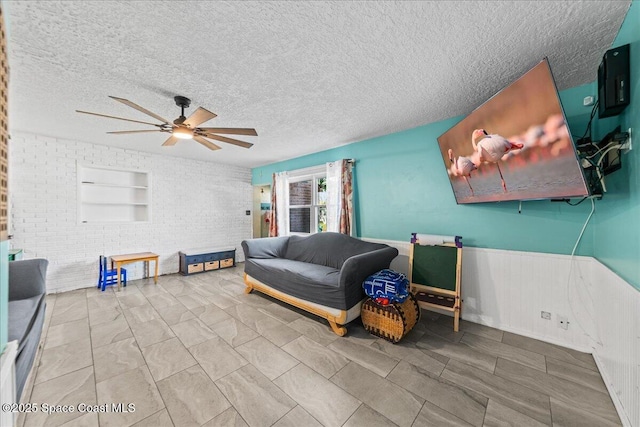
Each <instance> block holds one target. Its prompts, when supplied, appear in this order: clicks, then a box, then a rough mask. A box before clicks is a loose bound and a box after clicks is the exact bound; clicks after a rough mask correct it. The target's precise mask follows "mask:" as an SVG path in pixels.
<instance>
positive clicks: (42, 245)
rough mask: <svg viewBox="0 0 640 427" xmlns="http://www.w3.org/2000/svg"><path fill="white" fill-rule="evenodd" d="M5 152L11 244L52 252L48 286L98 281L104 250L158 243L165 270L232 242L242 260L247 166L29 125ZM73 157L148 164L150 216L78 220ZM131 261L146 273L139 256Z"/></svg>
mask: <svg viewBox="0 0 640 427" xmlns="http://www.w3.org/2000/svg"><path fill="white" fill-rule="evenodd" d="M9 159H10V161H9V165H10V166H9V174H10V175H9V195H10V210H11V211H10V213H11V219H10V220H11V224H10V227H11V228H10V233H11V234H13V240H11V246H12V247H13V248H22V249H24V251H25V252H24V253H25V258H46V259H48V260H49V271H48V276H47V289H48V292H60V291H63V290H69V289H78V288H86V287H90V286H95V285H96V284H97V276H98V256H99V255H100V254H103V255H114V254H124V253H131V252H146V251H152V252H155V253H157V254H158V255H160V274H169V273H176V272H177V271H178V251H180V250H184V249H189V248H201V247H218V246H230V247H235V248H236V261H242V260H243V253H242V248H241V246H240V242H242V240H243V239H248V238H251V216H247V215H245V211H246V210H249V209H251V208H252V201H251V200H252V199H251V198H252V187H251V170H250V169H247V168H242V167H237V166H230V165H223V164H218V163H211V162H203V161H197V160H190V159H183V158H178V157H169V156H163V155H158V154H151V153H143V152H140V151H134V150H125V149H121V148H114V147H107V146H102V145H96V144H90V143H85V142H78V141H70V140H62V139H55V138H49V137H45V136H40V135H33V134H27V133H15V134H12V136H11V143H10V153H9ZM77 164H81V165H95V166H107V167H115V168H122V169H131V170H136V169H137V170H143V171H147V172H150V173H151V221H150V222H148V223H129V224H127V223H117V224H111V223H102V224H82V223H79V222H78V206H77V200H78V194H77V193H78V184H77ZM126 268H127V272H128V274H129V278H133V279H135V278H140V277H142V273H143V267H142V263H137V264H129V265H127V267H126ZM151 268H153V263H152V265H151ZM205 274H207V273H205ZM208 274H215V273H208Z"/></svg>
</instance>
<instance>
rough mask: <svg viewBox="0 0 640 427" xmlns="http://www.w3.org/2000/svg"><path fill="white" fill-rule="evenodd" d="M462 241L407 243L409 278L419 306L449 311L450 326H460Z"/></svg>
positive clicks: (456, 328) (455, 329)
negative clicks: (451, 313) (430, 243)
mask: <svg viewBox="0 0 640 427" xmlns="http://www.w3.org/2000/svg"><path fill="white" fill-rule="evenodd" d="M461 246H462V245H460V246H456V245H455V244H453V243H443V244H440V245H432V246H427V245H425V246H422V245H420V244H418V243H412V244H411V250H410V253H409V282H410V283H411V293H413V294H414V295H415V297H416V299H417V300H418V305H419V306H420V308H424V309H427V310H429V309H434V308H435V309H439V310H445V311H451V312H453V330H454V331H456V332H458V329H459V326H460V310H461V308H462V307H461V301H460V273H461V270H462V247H461Z"/></svg>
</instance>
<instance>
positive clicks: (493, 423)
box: [484, 400, 556, 427]
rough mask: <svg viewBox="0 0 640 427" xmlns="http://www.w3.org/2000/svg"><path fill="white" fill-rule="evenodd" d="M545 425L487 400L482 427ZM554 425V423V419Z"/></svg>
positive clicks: (538, 426) (541, 426)
mask: <svg viewBox="0 0 640 427" xmlns="http://www.w3.org/2000/svg"><path fill="white" fill-rule="evenodd" d="M545 425H546V424H543V423H541V422H540V421H536V420H534V419H533V418H531V417H528V416H526V415H524V414H521V413H520V412H518V411H516V410H514V409H511V408H509V407H507V406H504V405H501V404H499V403H498V402H496V401H494V400H489V405H488V406H487V414H486V415H485V417H484V427H509V426H518V427H520V426H522V427H543V426H545ZM554 425H556V423H555V420H554Z"/></svg>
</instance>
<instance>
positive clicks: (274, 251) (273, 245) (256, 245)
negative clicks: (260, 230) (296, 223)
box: [242, 236, 289, 259]
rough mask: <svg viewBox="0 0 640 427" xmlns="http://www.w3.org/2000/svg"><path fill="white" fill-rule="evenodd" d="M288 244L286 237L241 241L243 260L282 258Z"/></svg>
mask: <svg viewBox="0 0 640 427" xmlns="http://www.w3.org/2000/svg"><path fill="white" fill-rule="evenodd" d="M288 242H289V237H288V236H281V237H265V238H262V239H250V240H243V241H242V250H243V251H244V257H245V259H248V258H284V253H285V252H286V251H287V243H288Z"/></svg>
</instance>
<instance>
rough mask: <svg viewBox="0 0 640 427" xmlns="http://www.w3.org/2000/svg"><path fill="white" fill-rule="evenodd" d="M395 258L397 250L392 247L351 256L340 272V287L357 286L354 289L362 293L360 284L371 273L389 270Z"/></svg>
mask: <svg viewBox="0 0 640 427" xmlns="http://www.w3.org/2000/svg"><path fill="white" fill-rule="evenodd" d="M397 256H398V250H397V249H396V248H392V247H386V248H382V249H377V250H375V251H371V252H365V253H363V254H359V255H355V256H352V257H351V258H349V259H347V260H346V261H345V262H344V264H343V265H342V269H341V270H340V287H341V288H343V289H347V288H351V287H352V286H353V285H357V286H355V287H357V288H358V289H359V290H360V291H361V292H362V282H364V281H365V279H366V278H367V277H369V276H371V275H372V274H373V273H376V272H378V271H380V270H382V269H385V268H389V264H390V263H391V261H392V260H393V259H394V258H395V257H397Z"/></svg>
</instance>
